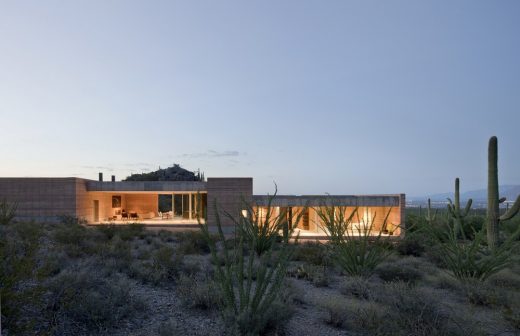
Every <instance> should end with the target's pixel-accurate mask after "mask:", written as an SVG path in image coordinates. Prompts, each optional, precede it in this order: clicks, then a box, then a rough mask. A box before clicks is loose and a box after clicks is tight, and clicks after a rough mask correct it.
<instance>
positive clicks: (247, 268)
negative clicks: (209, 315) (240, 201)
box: [200, 204, 292, 335]
mask: <svg viewBox="0 0 520 336" xmlns="http://www.w3.org/2000/svg"><path fill="white" fill-rule="evenodd" d="M247 206H248V207H249V205H247ZM214 207H215V214H216V216H215V221H216V226H217V230H218V241H220V242H225V240H226V239H225V236H224V233H223V231H222V226H221V222H220V217H219V209H218V208H217V205H216V204H215V205H214ZM242 218H243V217H242ZM233 221H234V223H235V232H236V234H237V237H238V239H236V240H235V246H228V244H225V243H222V244H219V246H217V244H216V240H215V239H214V238H213V237H212V236H211V235H210V233H209V228H208V226H207V224H200V228H201V232H202V234H203V235H204V237H205V239H206V242H207V243H208V245H209V247H210V251H211V258H212V260H213V265H214V272H215V273H214V274H215V281H216V283H217V284H218V286H219V289H220V291H221V293H222V297H223V299H222V308H221V309H220V312H221V313H222V318H223V320H224V322H225V324H226V326H227V328H228V329H229V331H230V332H231V333H232V334H239V335H259V334H263V333H265V332H266V331H267V330H269V329H273V328H274V329H276V330H278V329H280V328H282V327H283V324H284V322H285V321H286V319H282V318H281V317H283V316H284V315H285V314H284V313H285V312H288V311H289V309H288V308H287V304H286V302H280V300H279V298H280V294H281V289H282V287H283V283H284V277H285V273H286V271H287V266H288V263H289V260H290V258H291V252H292V249H291V248H290V246H289V245H288V243H284V242H282V243H280V244H279V248H278V251H277V253H276V255H274V256H273V253H272V251H273V250H272V247H273V245H270V247H269V249H268V250H267V251H264V253H261V254H260V255H258V254H257V253H254V252H255V250H256V248H257V247H258V245H257V244H256V242H255V240H254V239H249V237H247V230H248V229H246V228H244V227H243V226H244V225H248V223H247V222H246V221H244V220H242V219H240V218H239V219H237V218H234V219H233ZM219 248H220V249H221V255H222V257H220V256H219ZM245 249H247V250H249V251H250V253H249V254H248V256H245V255H244V250H245ZM253 265H256V267H253ZM269 265H271V266H269Z"/></svg>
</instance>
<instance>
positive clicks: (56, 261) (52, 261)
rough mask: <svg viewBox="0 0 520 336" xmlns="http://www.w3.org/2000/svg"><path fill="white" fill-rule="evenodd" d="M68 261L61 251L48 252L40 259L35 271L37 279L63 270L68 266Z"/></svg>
mask: <svg viewBox="0 0 520 336" xmlns="http://www.w3.org/2000/svg"><path fill="white" fill-rule="evenodd" d="M68 263H69V262H68V258H67V256H66V255H65V254H64V253H63V252H61V251H51V252H48V253H47V254H46V255H45V257H44V259H43V260H42V261H41V266H40V268H38V271H37V277H38V278H39V279H46V278H48V277H52V276H55V275H57V274H59V273H60V272H61V271H62V270H64V269H65V268H66V267H67V266H68Z"/></svg>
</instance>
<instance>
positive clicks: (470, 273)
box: [425, 225, 514, 281]
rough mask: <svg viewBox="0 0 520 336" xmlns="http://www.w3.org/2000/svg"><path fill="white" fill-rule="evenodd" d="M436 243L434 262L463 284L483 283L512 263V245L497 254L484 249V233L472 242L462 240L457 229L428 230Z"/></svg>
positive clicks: (494, 251)
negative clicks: (473, 281)
mask: <svg viewBox="0 0 520 336" xmlns="http://www.w3.org/2000/svg"><path fill="white" fill-rule="evenodd" d="M425 232H426V233H427V234H428V235H429V236H430V237H431V238H432V239H434V240H436V245H435V247H436V250H435V252H434V255H435V258H436V259H438V261H437V262H438V264H439V265H440V266H441V267H445V268H447V269H448V270H449V271H450V272H451V274H452V275H453V276H454V277H455V278H457V279H459V280H461V281H467V280H473V279H476V280H480V281H484V280H486V279H487V278H489V277H490V276H491V275H493V274H495V273H497V272H499V271H500V270H502V269H504V268H506V267H507V266H509V265H510V264H511V262H512V255H513V254H512V252H513V247H514V246H513V245H512V243H511V242H510V241H509V242H505V243H503V244H502V245H500V246H499V247H497V248H496V249H494V250H491V249H489V248H488V247H487V246H485V245H484V240H485V231H484V230H481V231H479V232H475V234H474V239H473V240H466V239H464V240H459V239H458V238H457V232H456V231H455V227H451V226H450V225H444V226H443V228H442V229H439V230H432V229H430V230H425Z"/></svg>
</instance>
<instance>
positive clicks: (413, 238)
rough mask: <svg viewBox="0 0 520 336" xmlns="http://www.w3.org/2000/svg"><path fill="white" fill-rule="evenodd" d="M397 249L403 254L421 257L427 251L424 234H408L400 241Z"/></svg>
mask: <svg viewBox="0 0 520 336" xmlns="http://www.w3.org/2000/svg"><path fill="white" fill-rule="evenodd" d="M396 250H397V252H398V253H399V254H401V255H407V256H409V255H412V256H415V257H420V256H421V255H422V254H423V253H424V251H425V245H424V236H423V235H421V234H419V233H410V234H407V235H405V237H404V238H403V239H400V240H399V241H398V243H397V246H396Z"/></svg>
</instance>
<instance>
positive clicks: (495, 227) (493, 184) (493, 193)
mask: <svg viewBox="0 0 520 336" xmlns="http://www.w3.org/2000/svg"><path fill="white" fill-rule="evenodd" d="M497 143H498V141H497V137H496V136H492V137H491V138H490V139H489V147H488V202H487V227H486V229H487V241H488V245H489V247H490V248H491V249H493V250H494V249H495V248H497V247H498V245H499V239H498V233H499V231H500V222H501V221H506V220H508V219H511V218H513V217H514V216H515V215H516V214H518V211H519V210H520V195H518V197H517V198H516V201H515V203H514V204H513V206H512V207H511V208H509V209H508V210H507V211H506V213H504V214H503V215H502V216H500V207H499V205H500V203H502V202H505V200H506V198H505V197H502V198H499V194H498V164H497V162H498V154H497V151H498V150H497V148H498V145H497Z"/></svg>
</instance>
